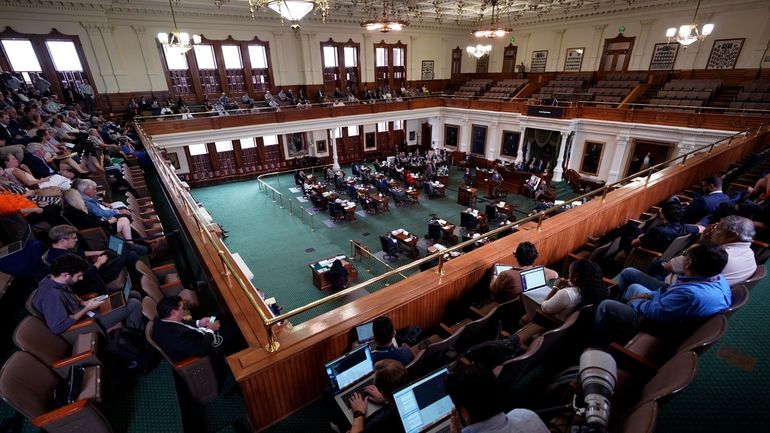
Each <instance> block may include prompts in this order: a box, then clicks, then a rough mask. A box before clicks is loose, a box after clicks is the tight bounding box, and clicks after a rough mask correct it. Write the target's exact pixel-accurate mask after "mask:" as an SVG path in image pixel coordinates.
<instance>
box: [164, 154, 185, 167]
mask: <svg viewBox="0 0 770 433" xmlns="http://www.w3.org/2000/svg"><path fill="white" fill-rule="evenodd" d="M166 156H167V157H168V160H169V161H171V165H172V166H174V170H179V169H181V168H182V166H181V165H180V164H179V154H178V153H176V152H167V153H166Z"/></svg>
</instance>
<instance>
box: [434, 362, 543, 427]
mask: <svg viewBox="0 0 770 433" xmlns="http://www.w3.org/2000/svg"><path fill="white" fill-rule="evenodd" d="M444 387H445V389H446V392H447V394H449V397H450V398H451V399H452V403H454V406H455V407H454V410H453V411H452V418H451V427H450V430H449V431H450V432H451V433H460V432H461V431H462V432H463V433H471V432H500V433H518V432H522V433H523V432H526V433H548V432H549V430H548V427H546V426H545V424H544V423H543V421H542V420H541V419H540V418H539V417H538V416H537V414H535V413H534V412H532V411H531V410H529V409H513V410H511V411H510V412H508V413H505V412H503V408H504V405H503V401H505V398H504V396H503V390H502V389H501V388H502V385H501V384H500V383H498V381H497V378H496V377H495V374H494V373H493V372H492V370H490V369H489V368H488V367H485V366H483V365H481V364H471V365H468V366H465V365H464V364H462V363H457V364H456V366H455V367H453V368H452V369H451V370H450V373H449V375H448V376H447V380H446V383H445V384H444ZM463 426H464V427H463Z"/></svg>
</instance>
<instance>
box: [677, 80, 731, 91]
mask: <svg viewBox="0 0 770 433" xmlns="http://www.w3.org/2000/svg"><path fill="white" fill-rule="evenodd" d="M721 85H722V80H681V79H674V80H671V81H669V82H668V83H666V84H665V85H664V86H663V90H685V91H691V90H694V91H704V90H705V91H714V90H716V89H718V88H719V87H720V86H721Z"/></svg>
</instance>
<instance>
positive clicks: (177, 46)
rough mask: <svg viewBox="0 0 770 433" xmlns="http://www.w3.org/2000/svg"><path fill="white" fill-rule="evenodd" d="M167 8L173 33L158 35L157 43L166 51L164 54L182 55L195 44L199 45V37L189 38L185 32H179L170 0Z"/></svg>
mask: <svg viewBox="0 0 770 433" xmlns="http://www.w3.org/2000/svg"><path fill="white" fill-rule="evenodd" d="M168 7H170V8H171V20H172V21H173V22H174V31H173V32H171V33H162V32H161V33H158V41H159V42H160V43H161V45H163V48H165V49H166V52H168V53H173V54H179V55H182V54H184V53H186V52H188V51H190V48H192V47H193V45H195V44H199V43H201V37H200V36H199V35H192V37H191V36H190V34H189V33H187V32H180V31H179V27H177V25H176V16H175V15H174V6H173V5H172V4H171V0H168Z"/></svg>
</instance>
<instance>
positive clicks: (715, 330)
mask: <svg viewBox="0 0 770 433" xmlns="http://www.w3.org/2000/svg"><path fill="white" fill-rule="evenodd" d="M726 331H727V316H725V315H724V314H718V315H716V316H714V317H712V318H710V319H708V320H706V321H705V322H703V324H702V325H701V326H699V327H698V329H696V330H695V332H693V333H692V334H691V335H690V336H689V337H688V338H686V339H685V340H684V341H682V342H681V343H679V345H677V346H676V347H673V348H672V347H671V345H670V344H667V342H666V341H664V340H661V339H660V338H658V337H655V336H654V335H652V334H648V333H646V332H639V333H637V334H636V335H635V336H634V337H633V338H632V339H631V340H629V342H628V343H626V344H625V345H624V346H621V345H620V344H618V343H611V344H610V347H609V352H610V354H611V355H612V357H613V358H615V361H617V363H618V367H619V368H621V369H623V370H626V371H632V372H638V373H641V374H643V373H645V372H647V373H652V372H654V371H656V370H657V369H658V368H660V366H661V365H663V364H664V363H665V362H666V361H668V360H669V359H671V358H672V357H673V356H674V355H676V354H678V353H681V352H688V351H692V352H695V353H697V354H701V353H703V352H705V351H706V350H707V349H708V348H709V347H711V346H712V345H713V344H714V343H716V342H717V341H719V339H720V338H722V336H723V335H724V334H725V332H726Z"/></svg>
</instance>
